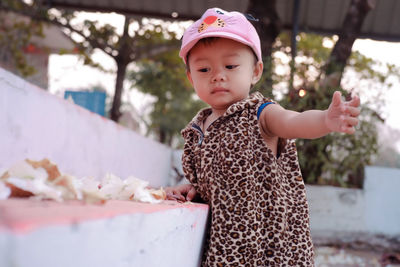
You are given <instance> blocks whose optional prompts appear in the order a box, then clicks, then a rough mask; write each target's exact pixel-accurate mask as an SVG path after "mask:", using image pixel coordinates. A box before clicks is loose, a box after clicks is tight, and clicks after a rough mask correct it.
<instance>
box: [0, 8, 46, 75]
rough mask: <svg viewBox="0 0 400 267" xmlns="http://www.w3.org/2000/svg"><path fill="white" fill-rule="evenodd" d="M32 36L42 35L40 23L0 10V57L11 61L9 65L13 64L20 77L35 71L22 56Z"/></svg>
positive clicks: (29, 46) (29, 45) (28, 47)
mask: <svg viewBox="0 0 400 267" xmlns="http://www.w3.org/2000/svg"><path fill="white" fill-rule="evenodd" d="M33 36H37V37H44V36H43V24H42V23H40V22H32V21H30V20H27V19H22V18H21V17H17V16H12V15H11V14H9V13H7V12H1V11H0V58H1V59H3V60H4V59H8V60H10V61H13V64H10V65H13V66H15V68H16V69H17V71H18V72H19V74H20V75H21V76H22V77H28V76H30V75H33V74H35V73H36V70H35V68H34V67H33V66H32V65H30V64H29V62H28V61H27V59H26V57H25V56H24V52H25V51H27V50H29V49H30V48H31V46H32V44H31V43H30V40H31V38H32V37H33Z"/></svg>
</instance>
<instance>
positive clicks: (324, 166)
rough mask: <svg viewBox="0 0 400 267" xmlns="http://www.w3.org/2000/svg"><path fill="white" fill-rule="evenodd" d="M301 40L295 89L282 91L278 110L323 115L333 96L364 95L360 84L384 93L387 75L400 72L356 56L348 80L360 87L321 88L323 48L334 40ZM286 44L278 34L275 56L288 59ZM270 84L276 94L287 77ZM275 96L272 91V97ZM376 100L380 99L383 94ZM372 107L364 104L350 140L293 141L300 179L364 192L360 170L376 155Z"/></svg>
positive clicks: (278, 77) (331, 136)
mask: <svg viewBox="0 0 400 267" xmlns="http://www.w3.org/2000/svg"><path fill="white" fill-rule="evenodd" d="M299 37H300V40H299V41H298V58H297V59H298V60H296V65H295V67H296V72H295V87H294V89H293V90H287V91H283V93H284V94H283V95H284V97H283V98H282V99H281V100H280V104H281V105H282V106H284V107H285V108H288V109H292V110H296V111H304V110H308V109H326V108H328V106H329V104H330V102H331V99H332V95H333V92H334V91H336V90H339V91H341V92H342V94H343V95H345V96H346V95H349V94H350V93H351V91H355V92H358V93H359V92H362V91H363V90H361V88H363V87H365V86H364V84H361V81H362V82H363V83H371V84H375V85H377V84H378V86H377V87H378V88H385V87H386V88H387V87H390V86H391V84H390V83H389V81H388V80H387V76H388V73H389V74H391V75H394V74H396V73H397V77H399V73H400V72H397V71H398V69H396V68H395V67H394V66H387V71H383V70H377V69H376V65H377V62H375V61H374V60H372V59H370V58H367V57H365V56H363V55H362V54H360V53H358V52H353V53H352V55H351V58H350V59H349V62H348V66H347V68H346V70H347V71H352V75H354V76H353V78H352V80H353V81H354V80H357V81H358V83H355V84H354V83H353V84H352V85H351V87H349V86H347V87H346V85H342V87H338V88H333V87H327V86H324V85H323V82H322V79H323V78H324V76H323V68H324V65H325V63H326V61H327V59H328V58H329V55H330V52H331V48H327V47H325V46H324V42H330V43H334V40H333V38H329V37H322V36H319V35H314V34H304V33H303V34H300V35H299ZM288 40H289V39H288V36H287V35H286V34H282V35H281V36H280V37H279V39H278V41H277V42H276V43H277V45H276V47H275V50H276V51H279V52H280V53H281V55H282V53H283V54H284V55H286V56H287V57H289V56H290V49H289V41H288ZM275 57H276V54H275ZM274 62H275V66H274V67H276V66H278V65H282V63H281V61H280V59H279V58H278V59H277V58H275V59H274ZM272 78H273V80H274V82H273V84H274V85H275V87H274V88H277V85H279V84H280V85H282V83H283V84H285V85H286V86H285V87H286V88H289V85H288V84H287V81H289V73H285V74H283V75H273V76H272ZM262 86H263V85H262V84H261V87H262ZM281 87H282V86H281ZM300 89H302V90H305V92H306V95H305V96H304V97H300V96H299V90H300ZM369 89H370V88H369ZM276 90H277V89H274V90H273V91H272V92H271V93H275V94H276V93H277V91H276ZM281 92H282V91H281ZM377 94H378V95H379V94H382V91H380V92H379V93H377ZM372 101H373V102H374V103H375V104H376V106H380V105H383V100H382V98H379V97H374V98H373V99H372ZM370 106H371V105H370V103H368V101H366V100H365V99H363V101H362V111H361V115H360V122H359V125H358V126H357V131H356V133H355V134H354V135H345V134H339V133H333V134H329V135H327V136H325V137H323V138H319V139H314V140H305V139H299V140H297V141H296V142H297V146H298V154H299V161H300V165H301V169H302V172H303V177H304V179H305V181H306V182H307V183H313V184H330V185H336V186H346V187H360V186H362V182H363V178H364V167H365V166H366V165H368V164H371V162H372V160H373V158H374V156H376V154H377V152H378V143H377V130H376V124H377V122H379V121H382V118H381V116H380V115H379V112H377V111H376V110H372V109H371V108H370Z"/></svg>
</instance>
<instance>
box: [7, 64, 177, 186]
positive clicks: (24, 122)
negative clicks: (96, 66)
mask: <svg viewBox="0 0 400 267" xmlns="http://www.w3.org/2000/svg"><path fill="white" fill-rule="evenodd" d="M25 158H30V159H33V160H40V159H42V158H48V159H50V160H51V161H53V162H54V163H56V164H57V165H58V166H59V169H60V171H61V172H62V173H67V174H71V175H75V176H78V177H82V176H93V177H95V178H97V179H101V178H102V177H103V176H104V175H105V173H107V172H111V173H114V174H115V175H117V176H120V177H121V178H126V177H127V176H129V175H134V176H136V177H137V178H140V179H143V180H147V181H150V184H151V185H154V186H163V185H166V184H167V183H168V179H169V171H170V166H171V150H170V149H169V148H168V147H167V146H164V145H162V144H159V143H157V142H154V141H152V140H149V139H146V138H144V137H142V136H140V135H138V134H136V133H135V132H133V131H131V130H129V129H127V128H124V127H122V126H119V125H117V124H115V123H114V122H113V121H110V120H108V119H104V118H103V117H101V116H99V115H97V114H94V113H91V112H90V111H87V110H86V109H83V108H81V107H79V106H77V105H75V104H72V103H69V102H67V101H65V100H64V99H61V98H59V97H56V96H53V95H51V94H49V93H47V92H46V91H45V90H42V89H40V88H38V87H35V86H33V85H31V84H29V83H27V82H25V81H24V80H23V79H21V78H19V77H17V76H15V75H13V74H11V73H9V72H7V71H5V70H3V69H1V68H0V172H1V171H4V170H5V169H7V168H8V167H9V166H11V164H13V163H15V162H17V161H21V160H24V159H25Z"/></svg>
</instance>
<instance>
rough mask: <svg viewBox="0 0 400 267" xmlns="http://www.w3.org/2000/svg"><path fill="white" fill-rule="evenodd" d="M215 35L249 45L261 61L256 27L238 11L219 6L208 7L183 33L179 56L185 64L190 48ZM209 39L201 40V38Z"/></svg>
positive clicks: (212, 40) (207, 42)
mask: <svg viewBox="0 0 400 267" xmlns="http://www.w3.org/2000/svg"><path fill="white" fill-rule="evenodd" d="M215 37H220V38H227V39H231V40H233V41H236V42H239V43H242V44H244V45H247V46H249V47H250V48H251V49H252V50H253V52H254V54H255V55H256V58H257V60H256V62H257V61H261V60H262V57H261V43H260V37H259V36H258V34H257V31H256V29H255V28H254V26H253V25H252V24H251V23H250V21H248V20H247V18H246V16H244V15H243V14H242V13H240V12H236V11H232V12H227V11H225V10H222V9H219V8H210V9H207V10H206V12H204V14H203V16H202V17H201V18H200V19H199V20H197V21H196V22H194V23H193V24H192V25H191V26H190V27H189V28H188V29H187V30H186V31H185V33H184V34H183V37H182V46H181V50H180V52H179V56H180V57H181V58H182V59H183V61H184V62H185V64H186V65H187V63H188V62H187V60H188V54H189V53H190V50H191V49H192V48H193V47H194V46H195V45H196V44H197V43H198V42H199V41H201V42H206V44H209V43H210V42H211V43H212V42H214V40H215V39H214V38H215ZM208 38H213V39H210V40H211V41H207V40H206V41H202V40H203V39H208Z"/></svg>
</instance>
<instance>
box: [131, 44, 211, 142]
mask: <svg viewBox="0 0 400 267" xmlns="http://www.w3.org/2000/svg"><path fill="white" fill-rule="evenodd" d="M129 79H131V80H132V87H135V88H137V89H139V90H140V91H141V92H144V93H147V94H150V95H152V96H154V97H155V99H156V100H155V101H154V102H153V104H152V110H151V112H150V115H149V119H148V121H147V125H148V130H149V133H153V134H156V135H157V136H158V140H159V141H160V142H161V143H165V144H168V145H170V146H176V147H180V146H181V145H182V139H181V138H180V131H181V130H182V129H183V128H184V127H185V126H186V125H187V123H188V122H189V121H190V120H191V119H192V118H193V117H194V115H196V113H197V112H198V111H199V110H200V109H201V108H202V107H205V104H204V103H203V102H202V101H200V100H199V99H198V98H196V97H195V94H194V90H193V89H192V86H191V84H190V83H189V81H188V79H187V77H186V71H185V67H184V64H183V63H182V60H181V59H180V58H179V56H178V50H177V49H176V50H173V51H171V52H166V53H161V54H158V55H157V56H155V57H154V58H153V59H144V60H141V61H139V62H137V68H136V70H134V71H132V72H130V74H129Z"/></svg>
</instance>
